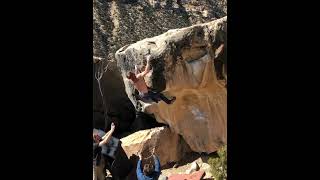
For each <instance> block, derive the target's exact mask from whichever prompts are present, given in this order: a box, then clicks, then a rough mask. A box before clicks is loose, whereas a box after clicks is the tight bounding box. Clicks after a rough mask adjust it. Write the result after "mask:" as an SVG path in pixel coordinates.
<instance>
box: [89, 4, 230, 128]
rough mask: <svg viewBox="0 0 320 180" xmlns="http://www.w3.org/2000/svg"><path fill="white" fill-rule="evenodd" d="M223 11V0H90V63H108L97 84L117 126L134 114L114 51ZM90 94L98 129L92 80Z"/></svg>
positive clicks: (99, 106)
mask: <svg viewBox="0 0 320 180" xmlns="http://www.w3.org/2000/svg"><path fill="white" fill-rule="evenodd" d="M226 14H227V1H226V0H210V1H198V0H147V1H146V0H93V56H94V58H93V60H94V66H96V64H97V62H98V59H101V60H102V61H105V62H106V63H105V65H106V64H108V63H110V66H109V68H108V69H109V70H108V71H106V73H105V75H104V76H103V78H102V80H101V84H102V90H103V93H104V95H105V96H104V100H105V102H106V104H107V106H108V109H109V111H111V112H116V113H118V114H120V117H119V118H120V121H121V123H120V126H121V128H120V129H126V128H128V126H129V125H130V123H131V122H132V121H134V116H135V115H134V107H133V106H132V104H131V103H130V100H129V99H128V97H127V95H126V94H125V89H124V85H123V82H122V80H121V78H122V77H121V75H120V73H119V71H118V69H117V67H116V63H115V58H114V54H115V52H116V50H118V49H119V48H121V47H123V46H125V45H127V44H131V43H134V42H137V41H139V40H142V39H144V38H147V37H153V36H157V35H159V34H161V33H164V32H166V31H168V30H169V29H175V28H183V27H187V26H191V25H193V24H198V23H203V22H208V21H211V20H214V19H217V18H221V17H223V16H225V15H226ZM115 92H116V93H115ZM93 93H94V96H93V109H94V112H95V113H94V117H93V119H94V122H95V123H94V127H97V128H98V127H100V126H104V118H103V114H101V112H103V111H104V108H103V105H102V101H101V96H100V94H99V93H100V92H99V90H98V87H97V83H96V81H95V80H94V81H93ZM118 129H119V128H118Z"/></svg>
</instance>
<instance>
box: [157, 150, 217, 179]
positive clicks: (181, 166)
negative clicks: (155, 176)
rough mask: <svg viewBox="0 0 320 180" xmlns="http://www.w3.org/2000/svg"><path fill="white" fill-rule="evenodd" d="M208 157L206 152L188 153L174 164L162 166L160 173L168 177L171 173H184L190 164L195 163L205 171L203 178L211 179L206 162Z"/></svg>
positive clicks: (189, 167)
mask: <svg viewBox="0 0 320 180" xmlns="http://www.w3.org/2000/svg"><path fill="white" fill-rule="evenodd" d="M209 157H210V155H207V154H199V153H188V154H187V155H186V156H185V157H184V158H183V159H182V160H181V161H179V162H178V163H176V165H173V166H172V167H164V168H163V170H162V175H164V176H167V177H170V176H171V175H173V174H185V173H186V172H188V171H189V170H190V169H191V168H192V167H191V166H192V164H194V163H197V164H198V165H199V168H200V170H202V171H204V172H205V176H204V179H207V180H209V179H213V177H212V174H211V172H210V165H209V164H208V159H209Z"/></svg>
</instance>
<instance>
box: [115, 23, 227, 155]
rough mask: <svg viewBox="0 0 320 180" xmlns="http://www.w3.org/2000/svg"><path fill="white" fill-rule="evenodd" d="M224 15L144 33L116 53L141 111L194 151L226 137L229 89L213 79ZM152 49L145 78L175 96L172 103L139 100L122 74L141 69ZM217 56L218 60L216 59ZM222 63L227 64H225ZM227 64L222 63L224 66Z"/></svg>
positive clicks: (129, 87) (224, 31)
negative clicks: (158, 32)
mask: <svg viewBox="0 0 320 180" xmlns="http://www.w3.org/2000/svg"><path fill="white" fill-rule="evenodd" d="M226 42H227V17H224V18H221V19H218V20H215V21H212V22H209V23H205V24H199V25H194V26H191V27H187V28H182V29H174V30H169V31H168V32H166V33H164V34H161V35H159V36H155V37H153V38H147V39H144V40H142V41H138V42H137V43H134V44H131V45H127V46H124V47H122V48H121V49H119V50H118V51H117V52H116V59H117V62H118V67H119V68H120V69H121V73H122V77H123V81H124V85H125V89H126V93H127V94H128V97H129V99H130V100H131V102H133V104H134V105H135V106H136V107H137V106H139V105H141V106H142V110H143V111H145V112H148V113H150V114H154V115H155V117H156V119H157V121H158V122H161V123H165V124H168V125H169V126H170V128H171V129H172V130H173V131H174V132H176V133H178V134H180V135H182V137H183V138H184V140H185V141H186V142H187V144H188V145H189V146H190V147H191V149H192V150H193V151H196V152H207V153H210V152H214V151H216V150H217V148H219V147H220V146H221V145H223V144H226V141H227V90H226V87H225V84H224V83H222V82H221V81H220V80H219V79H218V78H217V67H215V64H216V63H214V62H216V61H217V60H220V61H221V62H224V63H225V62H226V59H225V58H226V56H225V55H224V56H221V53H219V54H218V52H224V51H220V50H219V49H221V47H223V48H222V49H224V50H226V49H227V43H226ZM222 45H224V46H222ZM148 53H150V54H151V57H152V60H151V62H150V63H151V67H152V69H151V71H150V72H149V73H148V74H147V76H146V77H145V80H146V83H147V85H148V86H149V87H150V88H153V89H155V90H157V91H161V92H163V93H164V94H166V95H167V96H176V97H177V100H176V102H175V103H174V104H172V105H167V104H165V103H163V102H160V103H158V104H156V103H153V104H148V103H143V102H140V101H139V102H137V100H136V99H135V98H134V97H133V96H132V94H133V93H134V87H133V85H132V84H131V83H130V82H129V81H128V79H126V78H125V74H126V73H127V72H128V71H134V67H135V66H137V67H139V68H143V67H144V65H145V64H146V60H145V58H144V57H145V55H146V54H148ZM216 57H219V58H220V59H218V58H216ZM224 66H225V65H224ZM225 69H226V68H225Z"/></svg>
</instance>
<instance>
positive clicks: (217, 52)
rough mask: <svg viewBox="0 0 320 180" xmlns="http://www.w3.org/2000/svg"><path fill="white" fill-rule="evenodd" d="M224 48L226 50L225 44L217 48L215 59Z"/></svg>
mask: <svg viewBox="0 0 320 180" xmlns="http://www.w3.org/2000/svg"><path fill="white" fill-rule="evenodd" d="M223 48H224V44H221V45H220V46H219V47H218V48H217V50H216V52H215V58H217V57H219V55H220V53H221V52H222V51H223Z"/></svg>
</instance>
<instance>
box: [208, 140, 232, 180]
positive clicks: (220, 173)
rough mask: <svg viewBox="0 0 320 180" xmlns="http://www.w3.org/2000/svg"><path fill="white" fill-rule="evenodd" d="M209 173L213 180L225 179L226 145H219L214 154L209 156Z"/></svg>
mask: <svg viewBox="0 0 320 180" xmlns="http://www.w3.org/2000/svg"><path fill="white" fill-rule="evenodd" d="M208 163H209V164H210V166H211V173H212V175H213V177H214V179H215V180H226V179H227V146H223V147H221V148H220V149H219V150H218V151H217V153H216V154H215V155H213V156H212V157H210V158H209V160H208Z"/></svg>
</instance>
